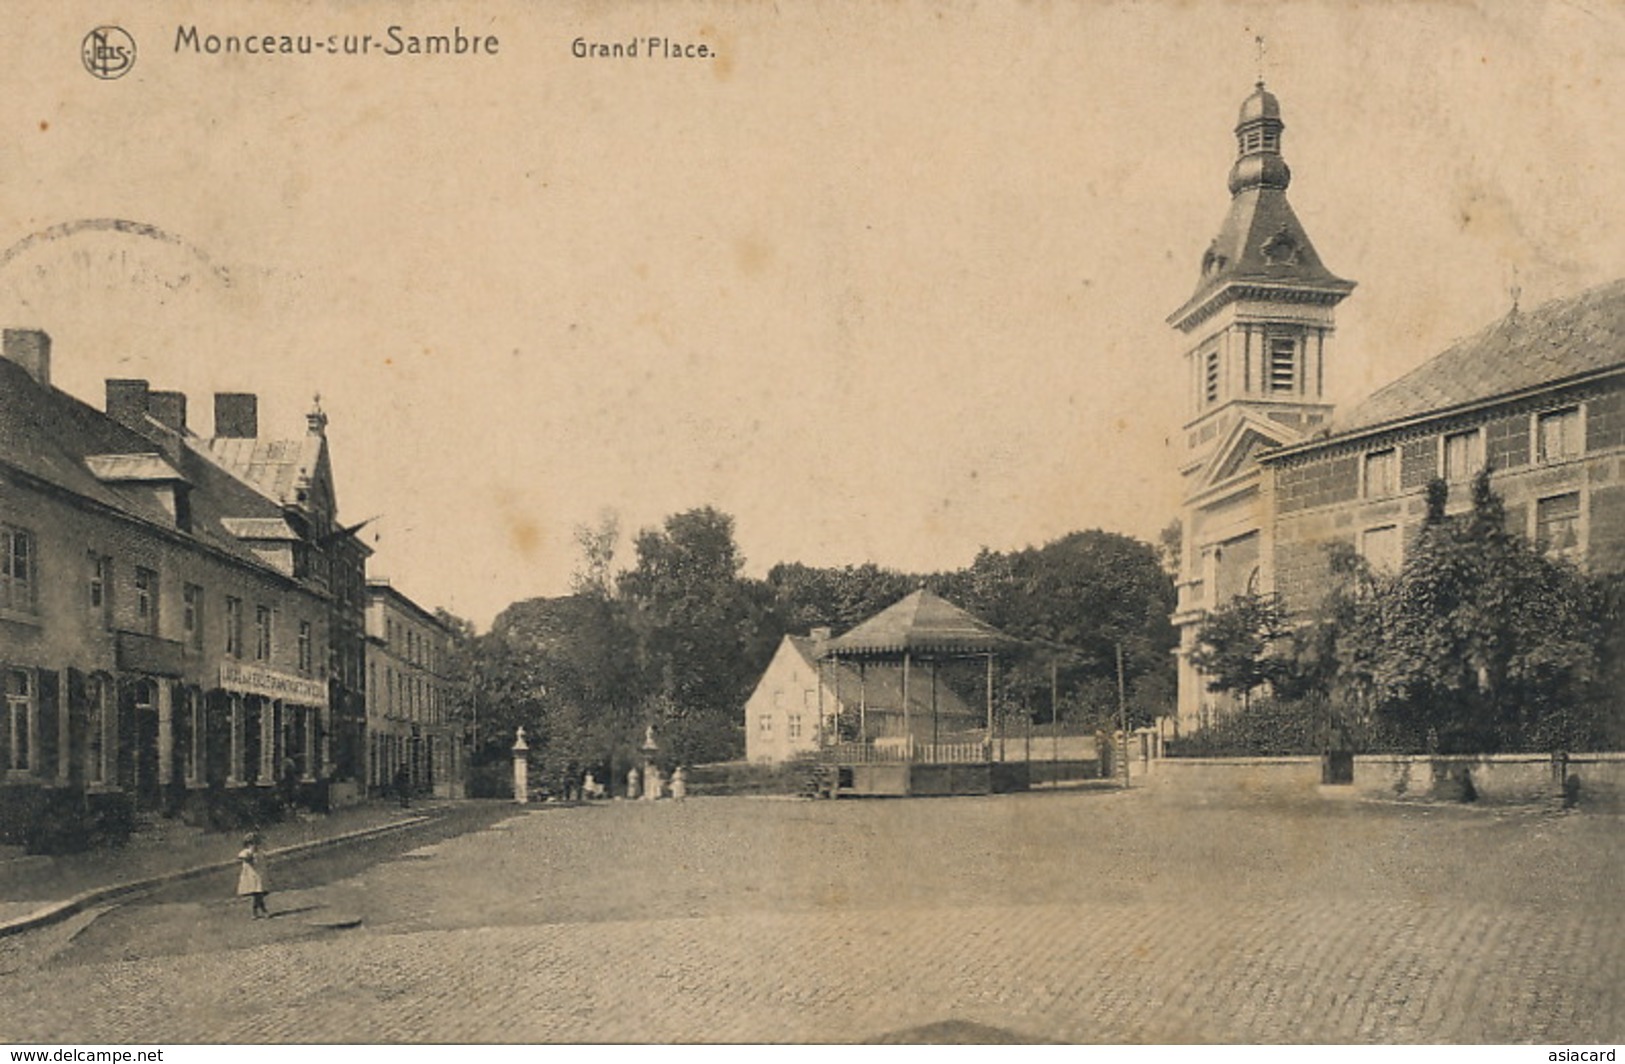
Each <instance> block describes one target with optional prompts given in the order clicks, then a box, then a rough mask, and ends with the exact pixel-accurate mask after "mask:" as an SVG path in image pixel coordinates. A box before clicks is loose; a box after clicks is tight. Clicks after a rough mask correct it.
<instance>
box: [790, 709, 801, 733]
mask: <svg viewBox="0 0 1625 1064" xmlns="http://www.w3.org/2000/svg"><path fill="white" fill-rule="evenodd" d="M790 738H792V739H799V738H801V714H799V713H792V714H790Z"/></svg>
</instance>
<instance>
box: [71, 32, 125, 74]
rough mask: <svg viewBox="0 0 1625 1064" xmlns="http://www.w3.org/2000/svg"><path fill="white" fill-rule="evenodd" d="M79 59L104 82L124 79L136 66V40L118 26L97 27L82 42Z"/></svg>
mask: <svg viewBox="0 0 1625 1064" xmlns="http://www.w3.org/2000/svg"><path fill="white" fill-rule="evenodd" d="M79 58H80V59H82V60H83V61H84V64H85V69H86V70H88V71H90V72H91V73H92V74H93V75H95V76H96V77H98V78H101V79H102V80H103V81H112V80H113V79H114V78H122V77H123V76H124V75H126V74H128V73H129V72H130V68H131V67H133V66H135V38H133V37H131V36H130V35H129V34H128V33H126V32H124V30H122V29H120V28H119V27H117V26H97V27H96V28H95V29H93V30H91V31H90V32H89V33H87V34H85V39H84V40H83V41H82V42H80V44H79Z"/></svg>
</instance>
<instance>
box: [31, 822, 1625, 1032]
mask: <svg viewBox="0 0 1625 1064" xmlns="http://www.w3.org/2000/svg"><path fill="white" fill-rule="evenodd" d="M458 815H460V816H462V818H463V820H462V822H461V824H460V825H459V826H460V827H461V828H463V829H466V830H462V831H461V833H457V831H454V830H449V829H448V830H442V831H440V832H439V833H437V834H435V835H434V836H433V837H430V838H427V839H425V838H412V837H403V838H401V839H399V840H397V841H396V842H395V843H393V844H389V845H385V844H383V843H375V844H372V845H371V846H370V847H368V848H363V849H358V850H356V851H353V852H341V851H337V850H335V851H332V852H329V853H326V854H323V855H320V856H313V857H310V858H306V859H300V860H297V861H294V860H290V861H288V862H287V863H285V864H284V865H282V866H280V867H277V866H273V867H272V868H271V869H270V876H271V879H272V885H273V887H274V888H275V891H276V892H275V893H273V895H272V898H271V901H272V909H273V910H274V911H276V912H277V913H278V914H279V915H278V916H277V917H276V918H274V919H272V920H266V921H257V922H256V921H252V920H250V919H249V918H248V912H247V907H246V904H244V903H241V902H239V900H238V899H235V898H233V897H232V896H231V882H230V881H229V877H228V876H225V875H221V876H215V877H209V878H205V879H201V880H197V881H194V882H190V883H185V884H178V885H176V886H173V887H170V888H167V889H165V890H163V891H160V892H157V893H155V894H153V895H150V896H148V897H145V898H142V899H139V900H136V901H132V902H129V903H126V904H124V905H122V906H119V907H116V908H112V909H109V910H107V911H105V912H101V913H98V914H92V915H90V916H85V917H81V918H79V919H78V920H76V921H74V922H70V923H69V924H64V925H61V926H59V927H56V928H49V929H46V930H43V931H40V932H34V933H31V934H30V935H29V936H24V937H25V938H27V939H29V940H30V941H29V942H28V943H25V944H24V946H23V947H20V949H21V952H16V951H14V955H13V956H12V958H11V963H10V964H9V966H8V967H9V970H8V971H6V973H5V974H3V975H0V994H3V995H4V998H5V1001H6V1007H5V1009H4V1010H3V1011H0V1039H4V1040H7V1041H16V1042H28V1041H47V1040H53V1041H54V1040H67V1041H76V1042H172V1043H173V1042H180V1043H186V1042H205V1041H207V1042H213V1041H220V1042H463V1041H472V1042H493V1041H523V1042H578V1041H585V1042H606V1041H609V1042H625V1041H631V1042H863V1041H874V1040H897V1039H903V1040H907V1039H908V1038H910V1037H913V1036H915V1035H917V1034H918V1033H919V1032H922V1031H936V1032H939V1033H941V1032H949V1033H950V1034H952V1032H959V1033H960V1035H961V1036H963V1037H975V1038H1008V1039H1012V1040H1035V1041H1037V1040H1047V1041H1064V1042H1107V1043H1118V1042H1357V1043H1358V1042H1369V1043H1381V1042H1603V1041H1618V1040H1620V1038H1621V1037H1622V1035H1625V1020H1622V1017H1625V1009H1622V1008H1621V1006H1622V1004H1625V1001H1622V998H1625V992H1622V990H1621V986H1622V981H1621V976H1622V974H1625V972H1622V962H1621V957H1622V956H1625V948H1622V947H1625V905H1622V904H1621V903H1622V901H1625V897H1622V895H1625V887H1622V885H1621V876H1620V872H1621V850H1622V847H1625V841H1622V837H1621V832H1620V830H1619V828H1620V821H1619V819H1618V818H1617V817H1610V816H1602V815H1573V814H1571V815H1562V814H1556V813H1551V812H1547V811H1537V810H1502V811H1495V810H1485V809H1463V808H1454V807H1437V806H1420V805H1410V806H1400V805H1379V804H1367V803H1354V802H1347V801H1335V800H1325V799H1316V798H1313V797H1309V798H1305V799H1298V800H1293V799H1287V798H1281V797H1278V796H1277V797H1272V798H1252V799H1247V798H1241V797H1232V798H1226V799H1223V800H1212V799H1201V800H1198V799H1197V798H1195V797H1191V796H1181V795H1168V794H1160V793H1156V792H1150V791H1132V792H1128V793H1117V792H1109V791H1097V792H1072V793H1052V794H1030V795H1018V796H1002V797H993V798H958V799H938V800H900V801H872V802H844V801H843V802H801V801H775V800H764V799H725V798H714V799H698V800H690V801H687V802H683V803H673V802H662V803H658V804H657V803H643V802H638V803H626V802H613V803H601V804H595V805H590V806H585V807H574V808H567V807H566V808H550V807H538V808H534V809H532V810H529V811H518V810H511V811H510V809H503V808H497V807H492V806H484V807H477V806H476V807H471V810H470V811H469V812H466V813H463V814H458ZM453 819H454V820H455V819H456V817H455V816H454V817H453Z"/></svg>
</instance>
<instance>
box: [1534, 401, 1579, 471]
mask: <svg viewBox="0 0 1625 1064" xmlns="http://www.w3.org/2000/svg"><path fill="white" fill-rule="evenodd" d="M1535 434H1536V438H1537V447H1538V449H1539V453H1540V460H1541V461H1542V462H1561V461H1563V460H1564V459H1567V458H1577V457H1579V455H1580V409H1579V408H1578V407H1569V408H1568V409H1567V410H1554V411H1552V412H1551V413H1549V414H1541V415H1540V416H1539V417H1537V418H1536V419H1535Z"/></svg>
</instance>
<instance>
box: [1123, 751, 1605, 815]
mask: <svg viewBox="0 0 1625 1064" xmlns="http://www.w3.org/2000/svg"><path fill="white" fill-rule="evenodd" d="M1130 767H1131V768H1132V769H1133V770H1134V776H1135V780H1136V782H1137V784H1138V785H1140V786H1144V787H1146V788H1147V789H1148V790H1152V791H1162V792H1164V793H1167V794H1170V795H1175V794H1177V795H1179V796H1181V797H1190V796H1195V797H1197V798H1198V799H1201V798H1204V797H1212V798H1219V797H1226V798H1234V797H1248V796H1257V797H1283V796H1294V795H1300V796H1306V797H1307V796H1311V795H1317V794H1319V793H1321V791H1322V786H1321V780H1322V775H1321V768H1322V763H1321V759H1320V758H1318V757H1260V758H1245V757H1210V758H1157V759H1153V760H1151V761H1138V760H1136V761H1131V762H1130ZM1142 770H1143V771H1142ZM1325 792H1326V793H1352V794H1355V795H1358V796H1362V797H1367V798H1381V799H1387V800H1400V801H1407V800H1408V801H1429V802H1461V801H1469V800H1470V801H1478V802H1486V803H1492V804H1499V803H1505V804H1523V805H1528V804H1544V803H1555V804H1562V803H1564V802H1565V801H1568V802H1571V803H1573V804H1576V805H1578V806H1579V807H1581V808H1591V809H1599V810H1620V809H1625V753H1604V754H1571V755H1569V758H1568V760H1567V762H1566V764H1564V763H1560V762H1554V760H1553V758H1552V757H1551V755H1549V754H1478V755H1428V754H1361V755H1359V756H1357V757H1355V758H1354V782H1353V784H1352V785H1349V786H1346V787H1327V788H1325Z"/></svg>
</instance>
